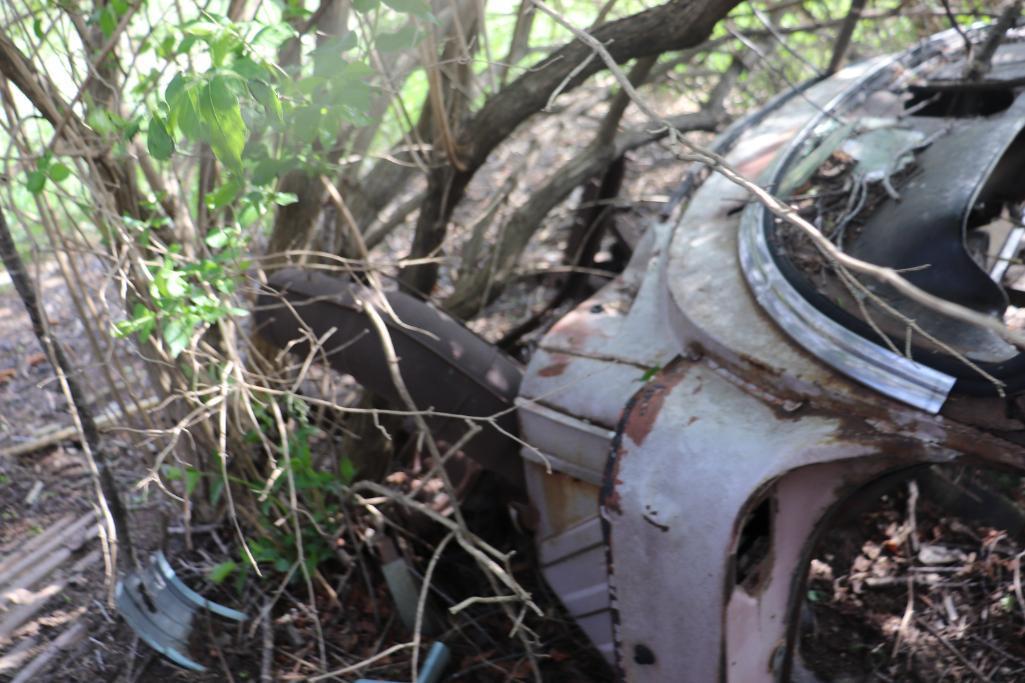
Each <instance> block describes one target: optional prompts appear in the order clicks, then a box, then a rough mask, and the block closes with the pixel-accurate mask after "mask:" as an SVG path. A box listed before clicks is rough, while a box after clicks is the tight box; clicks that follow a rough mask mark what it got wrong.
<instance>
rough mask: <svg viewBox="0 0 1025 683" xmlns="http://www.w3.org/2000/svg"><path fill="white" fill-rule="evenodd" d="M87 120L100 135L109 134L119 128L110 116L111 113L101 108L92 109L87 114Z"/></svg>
mask: <svg viewBox="0 0 1025 683" xmlns="http://www.w3.org/2000/svg"><path fill="white" fill-rule="evenodd" d="M85 122H86V123H88V124H89V127H90V128H92V129H93V130H95V131H96V132H97V133H99V134H100V135H109V134H110V133H113V132H114V131H115V130H116V129H117V127H116V126H115V125H114V121H113V120H112V119H111V118H110V114H109V113H107V111H106V110H104V109H100V108H95V109H92V110H91V111H90V112H89V113H88V114H86V117H85Z"/></svg>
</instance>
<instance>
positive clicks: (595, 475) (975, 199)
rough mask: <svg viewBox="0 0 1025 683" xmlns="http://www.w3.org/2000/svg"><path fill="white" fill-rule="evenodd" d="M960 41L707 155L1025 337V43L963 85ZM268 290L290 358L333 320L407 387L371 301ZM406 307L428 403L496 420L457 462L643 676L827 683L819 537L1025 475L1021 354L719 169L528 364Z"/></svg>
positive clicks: (855, 74)
mask: <svg viewBox="0 0 1025 683" xmlns="http://www.w3.org/2000/svg"><path fill="white" fill-rule="evenodd" d="M963 49H964V44H963V41H962V38H961V36H960V35H959V34H957V33H955V32H948V33H943V34H939V35H937V36H934V37H933V38H931V39H929V40H928V41H926V42H923V43H922V44H920V45H916V46H915V47H913V48H912V49H910V50H908V51H906V52H904V53H902V54H900V55H896V56H891V57H886V58H879V59H875V60H872V61H869V62H866V63H861V64H857V65H854V66H851V67H848V68H846V69H845V70H843V71H840V72H839V73H837V74H835V75H833V76H831V77H828V78H824V79H820V80H817V81H814V82H812V83H809V84H806V85H803V86H801V87H796V88H794V89H793V91H791V92H787V93H784V94H782V95H780V96H779V97H778V98H777V99H776V100H775V101H773V102H771V103H770V104H769V105H767V106H766V107H764V108H763V109H761V110H759V111H758V112H756V113H754V114H752V115H750V116H748V117H747V118H745V119H743V120H741V121H739V122H737V123H736V124H734V125H733V126H732V127H731V128H730V129H729V130H728V131H727V132H726V133H724V134H723V135H722V136H721V138H720V140H719V142H718V143H717V147H716V149H717V151H718V152H719V153H720V154H722V155H723V156H724V157H725V159H726V160H727V161H728V163H729V164H730V165H731V166H732V167H733V168H736V169H737V170H738V171H739V172H740V173H741V174H742V175H743V176H745V177H748V178H751V179H754V180H757V182H758V183H759V184H760V185H761V186H763V187H766V188H768V189H769V190H771V191H772V192H773V193H774V194H776V195H777V196H780V197H781V198H783V199H785V200H786V201H787V202H788V203H789V204H790V205H791V206H793V207H795V209H796V210H797V211H798V213H799V214H800V216H802V217H803V218H805V219H806V220H808V221H810V222H811V223H813V224H814V225H815V226H816V227H817V228H818V229H819V230H820V231H821V232H822V234H823V235H825V237H827V238H828V239H829V240H831V241H832V242H833V244H835V245H837V246H838V247H840V248H841V249H842V250H843V251H844V252H846V253H847V254H850V255H852V256H854V257H856V258H858V259H861V260H864V261H867V262H869V263H871V264H875V265H878V266H883V267H887V268H892V269H896V270H898V271H900V272H901V273H902V274H903V275H904V277H905V278H906V279H907V280H908V281H910V282H911V283H912V284H914V285H916V286H917V287H918V288H920V289H921V290H924V291H925V292H926V293H929V294H932V295H934V296H936V297H939V298H941V299H943V300H946V301H951V302H955V303H957V304H961V305H962V306H965V307H968V308H969V309H971V310H973V311H975V312H977V313H979V314H982V315H984V316H987V317H988V318H990V319H992V320H996V321H1004V322H1006V323H1007V324H1008V325H1010V326H1011V327H1012V328H1014V327H1020V326H1022V325H1023V324H1025V279H1023V278H1025V267H1022V266H1021V265H1020V261H1019V260H1018V254H1019V251H1020V247H1021V241H1022V237H1023V235H1025V225H1023V223H1022V218H1023V216H1022V211H1023V206H1025V203H1023V202H1025V186H1023V185H1022V184H1021V178H1022V177H1023V172H1025V94H1023V92H1025V41H1022V40H1021V36H1019V35H1017V34H1015V33H1013V32H1012V34H1010V35H1009V36H1008V38H1007V39H1006V40H1005V41H1004V43H1003V44H1002V45H1001V47H1000V48H999V50H998V51H997V53H996V57H995V58H994V60H993V67H992V69H991V70H990V72H989V73H988V74H986V75H985V76H984V77H983V78H981V79H977V80H972V81H966V80H964V79H963V78H962V75H961V74H962V73H963V71H964V66H965V61H966V57H965V55H964V52H963ZM270 284H271V289H272V291H270V292H268V293H267V294H266V295H264V297H263V298H262V300H261V303H262V307H261V312H260V314H259V315H258V321H257V322H258V324H259V325H260V326H262V327H261V329H262V330H263V331H264V334H265V335H266V336H267V337H268V338H269V339H271V340H273V341H274V342H275V343H277V344H278V345H279V346H281V347H286V346H289V345H291V346H290V347H289V348H290V349H291V350H292V351H294V352H296V353H299V354H302V353H306V352H308V351H309V346H310V345H309V342H308V340H309V339H310V338H316V339H321V338H323V337H324V335H325V333H327V332H328V331H329V330H331V329H332V328H333V329H334V330H335V333H334V334H333V335H332V336H331V337H330V339H329V340H328V341H327V342H325V344H324V347H323V354H324V357H325V358H327V359H328V361H329V362H330V363H331V364H333V365H334V366H335V367H336V368H337V369H339V370H341V371H343V372H346V373H349V374H351V375H353V376H354V377H355V378H356V379H357V380H358V381H360V382H361V383H363V384H365V385H367V386H369V387H371V388H373V389H374V390H375V391H376V392H378V393H380V394H382V395H383V396H386V397H387V396H391V397H395V396H396V391H395V388H394V387H393V386H392V385H391V379H390V376H389V374H388V369H387V367H386V363H385V361H384V358H383V357H382V356H381V353H380V351H379V342H378V340H377V338H376V337H375V335H374V334H364V332H365V331H366V330H367V329H368V328H367V322H366V321H365V320H364V319H363V317H362V313H361V309H360V307H359V305H357V304H356V302H358V301H359V300H361V299H365V298H366V297H373V294H372V293H371V292H369V291H368V290H365V289H364V288H362V287H361V286H358V285H353V284H351V283H347V282H344V281H341V280H337V279H334V278H330V277H328V276H326V275H320V274H316V273H312V272H305V271H299V270H286V271H282V272H279V273H278V274H276V275H275V276H274V277H273V278H272V280H271V283H270ZM388 297H389V302H390V305H391V308H392V309H393V310H394V312H395V318H397V319H398V320H401V321H402V322H403V323H404V324H405V326H400V325H399V324H398V323H397V322H396V321H395V320H394V319H389V320H388V321H387V322H388V325H389V327H390V329H391V330H392V331H393V333H394V336H395V345H396V353H397V355H398V356H399V358H400V359H401V368H402V371H403V375H404V377H405V379H406V382H407V383H408V385H409V389H410V393H411V394H413V398H414V399H415V401H416V403H417V405H418V407H421V408H423V409H428V408H430V409H432V410H433V411H434V413H435V414H436V416H437V417H436V419H435V420H434V421H433V424H434V425H436V426H437V428H438V430H439V433H440V432H442V431H444V430H445V429H450V428H451V429H460V428H461V429H463V430H464V431H465V425H464V424H463V421H461V420H459V419H455V418H452V417H451V416H455V415H460V414H467V415H473V416H478V417H489V416H493V417H494V419H492V420H490V421H489V422H488V423H487V425H488V426H487V428H486V429H484V430H483V431H482V432H481V433H480V434H478V435H477V436H475V437H474V438H473V439H472V440H471V441H470V442H469V443H468V444H467V445H466V452H467V453H468V454H469V455H472V456H474V457H476V458H477V460H478V461H479V462H480V463H481V464H482V465H483V466H484V467H485V468H488V469H491V470H493V471H496V472H498V473H499V474H500V475H502V476H503V477H504V478H505V479H506V481H508V482H509V483H510V485H511V486H513V487H518V488H520V489H521V490H522V491H525V492H526V497H527V499H528V500H529V501H530V504H531V505H532V506H533V507H534V508H535V509H536V511H537V513H538V514H539V521H538V523H537V529H536V543H537V547H538V554H539V557H540V561H541V563H542V568H543V572H544V575H545V577H546V579H547V581H548V582H549V583H550V585H551V587H552V588H553V589H554V591H555V592H556V593H557V594H558V595H559V597H560V598H561V600H562V602H563V603H564V605H565V607H566V609H567V610H568V612H569V613H570V614H571V615H572V616H573V617H574V619H575V620H576V621H577V622H578V624H579V625H580V626H581V628H582V629H583V630H584V632H586V634H587V635H588V636H589V638H590V639H591V640H592V641H593V643H594V645H595V646H596V647H597V648H598V650H600V651H601V652H602V653H603V654H604V655H605V657H606V658H608V659H609V660H610V661H611V662H613V663H614V665H615V667H616V669H617V671H618V672H619V675H620V676H621V677H622V678H624V679H625V680H629V681H639V682H644V681H696V682H701V683H705V682H707V681H731V682H739V683H757V682H758V681H772V680H816V679H815V678H814V675H813V674H811V673H810V672H808V671H807V669H806V667H805V666H804V665H803V664H802V661H801V657H800V655H799V652H798V648H797V647H796V643H797V640H798V630H799V622H800V614H801V605H802V601H803V596H804V594H805V590H804V586H805V582H806V580H807V567H808V563H809V559H810V553H811V549H812V546H813V545H814V543H815V542H816V539H817V538H818V537H819V535H820V534H821V532H822V530H823V529H824V528H825V526H826V525H827V524H828V523H829V521H830V519H832V518H833V516H834V515H836V514H837V513H838V512H839V511H841V510H843V509H844V507H845V506H847V505H848V504H849V502H850V501H852V500H855V499H856V498H857V497H858V496H859V495H862V494H863V492H865V491H866V490H874V489H877V488H878V487H879V486H882V485H886V484H888V483H892V482H896V481H900V480H902V479H903V478H907V477H908V476H910V475H911V474H912V473H913V472H915V471H918V468H921V467H924V466H928V465H930V464H935V463H952V462H973V463H979V464H982V465H985V466H989V467H998V468H1010V469H1013V470H1018V471H1021V470H1022V469H1025V417H1023V414H1022V406H1021V404H1020V403H1019V401H1018V400H1017V397H1018V396H1019V395H1020V394H1021V393H1022V392H1023V390H1025V355H1023V354H1022V352H1021V351H1020V350H1019V349H1018V348H1016V347H1015V346H1013V345H1012V344H1010V343H1008V342H1007V341H1006V340H1005V339H1004V338H1003V337H1001V336H1000V335H998V334H997V333H995V332H994V331H992V330H991V329H988V328H983V327H979V326H973V325H970V324H968V323H965V322H961V321H959V320H957V319H955V318H952V317H948V316H946V315H944V314H941V313H939V312H937V311H936V310H934V309H933V308H931V307H927V306H924V305H923V304H921V303H918V302H916V301H914V300H912V299H910V298H908V297H906V296H904V295H903V294H900V293H899V292H897V291H896V290H894V289H892V288H891V287H889V286H886V285H883V284H880V283H879V282H878V281H876V280H873V279H872V278H869V277H866V276H863V275H853V274H851V273H850V272H848V271H847V270H845V269H842V268H840V267H839V266H838V265H837V264H836V263H835V262H833V261H831V260H830V259H828V258H827V257H825V256H823V253H822V252H821V250H819V249H817V248H816V247H815V246H814V245H813V244H812V242H811V241H809V239H808V238H807V236H806V235H805V234H804V233H802V232H801V231H800V230H797V229H796V228H794V226H793V225H791V224H790V223H788V222H787V221H784V220H781V219H780V218H778V217H777V216H776V215H774V214H773V213H772V212H771V211H770V210H768V209H767V208H766V207H765V206H764V205H763V204H762V203H760V202H757V201H754V200H753V198H752V196H751V195H750V194H749V193H748V191H747V190H745V189H744V188H743V187H741V186H739V185H738V184H736V183H734V182H732V181H731V180H729V179H727V178H726V177H724V176H723V175H721V174H718V173H708V172H707V171H706V172H701V171H696V172H694V173H693V174H692V175H691V176H689V177H688V179H687V182H686V184H685V196H684V197H683V201H681V202H680V204H679V206H678V208H677V209H676V210H675V211H674V213H673V214H672V216H671V218H670V219H668V220H666V221H664V222H661V223H658V224H655V225H652V226H651V227H650V229H649V230H648V231H647V233H646V234H645V236H644V238H643V239H642V241H641V242H640V243H639V244H638V245H637V246H636V249H635V250H634V253H633V257H632V260H631V262H630V265H629V266H628V267H627V269H626V270H625V271H624V272H623V273H622V274H621V275H620V276H619V277H618V278H617V279H616V280H615V281H614V282H612V283H610V284H608V285H607V286H605V287H604V288H602V289H600V290H599V291H598V292H597V293H596V294H595V295H594V296H593V297H591V298H590V299H588V300H587V301H585V302H584V303H583V304H581V305H579V306H578V307H577V308H576V309H575V310H573V311H572V312H570V313H569V314H568V315H565V316H564V317H563V318H561V319H560V320H559V321H558V322H557V323H556V324H555V325H554V326H553V327H552V328H551V329H550V330H549V331H548V332H547V334H546V335H545V336H544V337H543V339H542V340H541V342H540V344H539V346H538V348H537V350H536V352H535V353H534V354H533V356H532V358H531V359H530V362H529V364H528V365H527V366H526V368H525V369H524V368H521V367H520V366H519V365H518V364H517V363H516V362H515V361H513V360H511V359H510V358H508V357H506V356H504V355H503V354H502V353H501V352H499V351H498V350H497V349H495V348H492V347H490V346H489V345H487V344H486V343H484V342H483V341H482V340H480V339H478V338H477V337H475V336H474V335H472V334H471V333H470V332H468V331H467V330H465V329H464V328H463V327H461V326H460V325H459V324H457V323H455V322H454V321H452V320H450V319H448V318H447V317H446V316H444V314H442V313H440V312H438V311H437V310H435V309H433V308H431V307H429V306H427V305H426V304H422V303H420V302H418V301H415V300H413V299H412V298H411V297H407V296H405V295H403V294H399V293H393V294H389V295H388ZM282 299H284V300H285V301H287V303H288V306H287V307H285V306H282V305H281V300H282ZM300 328H304V329H307V328H308V330H309V331H308V332H307V333H305V335H300V334H298V333H297V330H298V329H300ZM418 330H420V331H421V332H418ZM422 330H429V332H422ZM375 349H378V350H376V351H375ZM318 353H320V352H318ZM512 405H515V410H514V411H513V410H510V409H509V408H510V406H512ZM446 416H448V417H446ZM513 433H515V434H517V435H518V438H519V440H520V441H513V440H511V439H509V438H508V435H509V434H513ZM453 440H454V439H453ZM521 442H522V443H521ZM517 453H518V454H519V457H517Z"/></svg>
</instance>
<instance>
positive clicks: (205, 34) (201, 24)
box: [182, 21, 221, 39]
mask: <svg viewBox="0 0 1025 683" xmlns="http://www.w3.org/2000/svg"><path fill="white" fill-rule="evenodd" d="M220 31H221V27H220V25H218V24H215V23H214V22H212V21H196V22H195V23H193V24H190V25H188V26H186V27H184V28H183V29H182V33H184V34H185V35H187V36H195V37H196V38H203V39H206V38H210V37H212V36H213V35H215V34H217V33H219V32H220Z"/></svg>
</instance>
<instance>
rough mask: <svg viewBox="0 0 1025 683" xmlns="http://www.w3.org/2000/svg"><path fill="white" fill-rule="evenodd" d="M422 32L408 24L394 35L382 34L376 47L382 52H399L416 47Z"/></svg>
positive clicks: (375, 42)
mask: <svg viewBox="0 0 1025 683" xmlns="http://www.w3.org/2000/svg"><path fill="white" fill-rule="evenodd" d="M419 35H420V32H419V31H417V30H416V26H414V25H413V24H406V25H405V26H403V27H402V28H400V29H399V30H398V31H395V32H394V33H381V34H379V35H378V36H377V39H376V40H375V41H374V45H375V46H376V47H377V49H378V50H380V51H381V52H398V51H399V50H405V49H407V48H411V47H413V46H415V45H416V43H417V38H418V37H419Z"/></svg>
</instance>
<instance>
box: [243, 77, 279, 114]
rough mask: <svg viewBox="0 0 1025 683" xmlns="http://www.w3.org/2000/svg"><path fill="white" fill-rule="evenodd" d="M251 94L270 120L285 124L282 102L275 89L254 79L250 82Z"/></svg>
mask: <svg viewBox="0 0 1025 683" xmlns="http://www.w3.org/2000/svg"><path fill="white" fill-rule="evenodd" d="M249 92H251V93H252V94H253V98H254V99H255V100H256V101H257V102H259V103H260V106H262V107H263V110H264V111H265V112H266V113H267V117H268V118H271V119H273V120H274V121H276V122H277V123H284V122H285V117H284V114H283V113H282V110H281V100H279V99H278V94H277V93H276V92H274V88H272V87H270V86H269V85H267V84H266V83H264V82H263V81H261V80H256V79H254V80H251V81H249Z"/></svg>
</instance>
